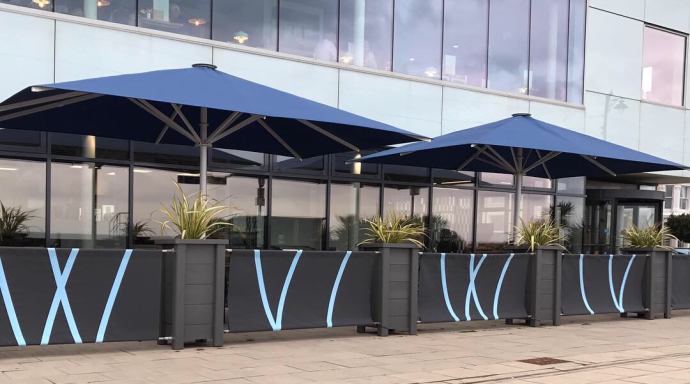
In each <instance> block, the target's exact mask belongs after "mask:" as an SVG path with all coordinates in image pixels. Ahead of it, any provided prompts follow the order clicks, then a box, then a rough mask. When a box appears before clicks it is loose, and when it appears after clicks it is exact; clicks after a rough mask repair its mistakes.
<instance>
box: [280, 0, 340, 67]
mask: <svg viewBox="0 0 690 384" xmlns="http://www.w3.org/2000/svg"><path fill="white" fill-rule="evenodd" d="M279 15H280V23H279V25H280V35H279V41H278V47H279V50H280V51H281V52H285V53H292V54H293V55H299V56H306V57H313V58H315V59H319V60H326V61H338V47H337V44H338V39H337V34H338V1H337V0H281V1H280V13H279Z"/></svg>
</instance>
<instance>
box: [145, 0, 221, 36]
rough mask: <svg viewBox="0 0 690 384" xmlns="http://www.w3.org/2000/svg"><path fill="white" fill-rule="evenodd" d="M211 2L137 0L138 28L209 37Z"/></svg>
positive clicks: (203, 0) (201, 0)
mask: <svg viewBox="0 0 690 384" xmlns="http://www.w3.org/2000/svg"><path fill="white" fill-rule="evenodd" d="M210 21H211V0H139V26H140V27H144V28H151V29H157V30H159V31H166V32H172V33H179V34H182V35H189V36H195V37H203V38H206V39H208V38H210V37H211V24H210Z"/></svg>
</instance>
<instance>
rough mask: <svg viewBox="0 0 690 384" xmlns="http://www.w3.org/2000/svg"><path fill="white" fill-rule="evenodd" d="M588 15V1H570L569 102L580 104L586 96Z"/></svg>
mask: <svg viewBox="0 0 690 384" xmlns="http://www.w3.org/2000/svg"><path fill="white" fill-rule="evenodd" d="M586 14H587V0H570V21H569V23H568V25H569V32H568V87H567V88H568V89H567V91H568V100H567V101H569V102H571V103H578V104H582V98H583V94H584V75H585V16H586Z"/></svg>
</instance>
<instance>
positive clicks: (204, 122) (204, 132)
mask: <svg viewBox="0 0 690 384" xmlns="http://www.w3.org/2000/svg"><path fill="white" fill-rule="evenodd" d="M199 130H200V131H201V142H199V143H198V146H199V192H200V193H201V196H202V197H203V198H204V199H205V198H206V196H207V195H208V185H207V180H208V179H207V177H208V176H207V171H208V148H209V147H210V146H211V144H210V143H209V142H208V108H201V112H200V116H199Z"/></svg>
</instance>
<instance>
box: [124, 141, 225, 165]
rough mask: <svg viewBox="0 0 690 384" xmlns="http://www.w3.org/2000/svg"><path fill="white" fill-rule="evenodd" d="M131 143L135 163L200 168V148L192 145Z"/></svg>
mask: <svg viewBox="0 0 690 384" xmlns="http://www.w3.org/2000/svg"><path fill="white" fill-rule="evenodd" d="M131 143H132V146H133V147H134V161H136V162H140V163H156V164H169V165H186V166H190V167H198V166H199V148H196V147H193V146H191V145H172V144H154V143H144V142H139V141H132V142H131ZM211 152H212V153H213V152H214V151H211ZM211 156H213V154H212V155H211Z"/></svg>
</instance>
